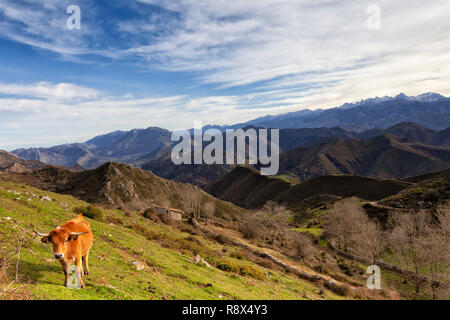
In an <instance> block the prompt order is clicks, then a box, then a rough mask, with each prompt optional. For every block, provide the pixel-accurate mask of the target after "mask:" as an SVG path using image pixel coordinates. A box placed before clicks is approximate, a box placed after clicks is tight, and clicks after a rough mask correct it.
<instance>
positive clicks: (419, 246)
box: [390, 210, 431, 293]
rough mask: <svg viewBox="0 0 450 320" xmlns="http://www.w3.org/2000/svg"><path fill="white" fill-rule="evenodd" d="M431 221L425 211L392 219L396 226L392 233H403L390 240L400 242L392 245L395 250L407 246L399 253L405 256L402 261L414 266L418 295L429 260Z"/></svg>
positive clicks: (412, 212)
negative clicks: (422, 275) (423, 271)
mask: <svg viewBox="0 0 450 320" xmlns="http://www.w3.org/2000/svg"><path fill="white" fill-rule="evenodd" d="M430 219H431V215H430V213H429V212H427V211H424V210H421V211H409V212H398V213H397V214H396V215H395V216H394V217H393V218H391V224H393V225H395V227H394V228H393V230H392V232H391V233H396V232H401V234H402V236H401V237H396V238H392V237H390V239H391V241H392V240H396V241H398V243H396V244H393V243H392V245H393V247H394V248H396V247H402V246H405V249H404V250H402V252H400V251H398V253H400V254H402V255H405V256H403V257H402V259H408V260H409V261H410V263H411V264H412V267H413V269H414V273H415V276H414V281H415V286H416V293H419V292H420V287H421V286H422V281H421V270H422V269H423V267H424V266H425V265H426V261H427V259H429V257H427V250H428V245H427V243H428V242H429V241H430V232H431V230H430V225H431V220H430ZM400 242H403V243H400Z"/></svg>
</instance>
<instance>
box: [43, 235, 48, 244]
mask: <svg viewBox="0 0 450 320" xmlns="http://www.w3.org/2000/svg"><path fill="white" fill-rule="evenodd" d="M41 241H42V242H43V243H47V244H49V243H50V238H49V237H48V236H45V237H42V239H41Z"/></svg>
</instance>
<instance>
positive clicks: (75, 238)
mask: <svg viewBox="0 0 450 320" xmlns="http://www.w3.org/2000/svg"><path fill="white" fill-rule="evenodd" d="M77 239H78V236H76V235H73V234H71V235H70V236H69V237H68V238H67V240H69V241H75V240H77Z"/></svg>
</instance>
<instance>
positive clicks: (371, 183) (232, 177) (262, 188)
mask: <svg viewBox="0 0 450 320" xmlns="http://www.w3.org/2000/svg"><path fill="white" fill-rule="evenodd" d="M409 185H410V183H409V182H402V181H398V180H377V179H372V178H366V177H359V176H352V175H329V176H322V177H317V178H314V179H311V180H308V181H304V182H301V183H298V184H294V185H293V184H292V183H290V182H287V181H285V180H283V179H277V178H272V177H266V176H261V175H260V174H259V172H258V171H256V170H254V169H251V168H247V167H242V166H240V167H236V168H235V169H234V170H233V171H231V172H230V173H228V174H227V175H225V176H224V177H222V178H221V179H219V180H217V181H216V182H214V183H212V184H211V185H209V186H208V187H206V191H208V192H209V193H211V194H212V195H213V196H215V197H218V198H220V199H222V200H225V201H231V202H232V203H234V204H236V205H239V206H244V207H247V208H260V207H261V206H262V205H264V203H266V202H267V201H269V200H275V201H277V202H280V203H285V204H286V205H288V206H289V207H290V208H298V209H300V207H301V208H302V209H305V208H315V207H321V206H323V205H325V204H327V203H330V202H331V203H332V202H333V201H335V200H336V199H339V198H340V197H344V198H345V197H352V196H357V197H360V198H362V199H365V200H372V201H373V200H380V199H383V198H385V197H388V196H391V195H394V194H396V193H398V192H399V191H401V190H403V189H405V188H406V187H408V186H409ZM324 195H326V196H324ZM305 201H306V202H305ZM303 211H304V210H303Z"/></svg>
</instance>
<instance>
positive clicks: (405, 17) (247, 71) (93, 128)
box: [0, 0, 450, 147]
mask: <svg viewBox="0 0 450 320" xmlns="http://www.w3.org/2000/svg"><path fill="white" fill-rule="evenodd" d="M26 2H27V3H29V4H32V3H34V2H33V1H32V0H26ZM69 2H70V1H65V0H61V1H58V0H45V1H44V0H42V1H40V3H41V4H42V7H41V8H39V7H36V6H34V7H32V9H30V8H29V7H27V6H25V5H23V1H22V2H17V1H15V0H2V2H1V3H0V14H2V15H3V16H4V17H5V20H3V21H1V22H0V35H1V36H3V37H7V38H9V39H12V40H15V41H18V42H21V43H25V44H28V45H31V46H34V47H38V48H40V49H45V50H49V51H52V52H56V53H59V54H61V55H64V56H83V55H85V54H94V55H99V56H102V57H110V58H114V59H117V60H114V61H115V62H116V61H119V62H120V61H130V60H132V61H133V63H136V60H134V59H130V58H137V63H138V64H139V65H141V66H142V65H143V66H145V67H147V68H148V69H151V70H155V69H162V70H169V71H175V72H179V71H180V72H192V74H194V75H196V76H197V80H198V83H197V84H198V85H202V84H208V85H210V84H213V85H215V86H217V87H219V88H229V87H239V89H240V91H239V90H236V91H233V92H240V93H239V94H234V95H232V96H225V95H223V96H221V95H218V94H217V93H214V94H210V95H207V94H206V95H205V96H204V97H191V96H189V95H175V96H173V97H133V96H129V97H117V96H107V95H106V94H105V93H101V92H98V91H97V90H95V89H90V88H86V87H83V86H80V85H75V84H67V83H57V84H52V83H48V82H40V83H33V84H27V85H23V84H2V83H0V93H1V94H3V95H10V96H13V97H10V96H7V97H4V98H0V116H1V119H2V120H1V121H2V123H11V124H15V125H21V126H22V127H24V128H28V129H27V130H29V131H30V130H32V128H34V129H33V130H35V132H41V131H39V130H44V131H45V132H47V133H46V134H47V135H49V134H54V135H55V137H59V136H60V135H58V134H56V132H57V131H58V130H63V131H64V132H66V136H69V133H70V134H73V136H74V137H75V136H77V137H79V136H80V135H82V136H86V137H89V136H90V135H95V134H97V133H98V131H103V132H107V131H108V130H116V129H130V128H133V127H145V126H149V125H157V126H161V127H167V128H170V129H178V128H186V127H192V125H193V121H194V120H203V122H204V123H216V124H227V123H229V124H230V123H236V122H243V121H246V120H250V119H253V118H256V117H259V116H262V115H265V114H280V113H284V112H289V111H295V110H299V109H303V108H312V109H317V108H329V107H335V106H339V105H341V104H343V103H345V102H355V101H358V100H360V99H365V98H370V97H374V96H384V95H396V94H398V93H400V92H405V93H406V94H408V95H417V94H421V93H424V92H429V91H435V92H439V93H441V94H444V95H450V88H449V86H448V83H450V68H449V67H448V66H449V61H450V19H449V15H448V12H450V2H449V1H448V0H434V1H423V0H399V1H395V2H394V1H391V0H389V1H388V0H378V1H376V2H373V1H354V0H315V1H310V0H308V1H306V0H258V1H247V0H234V1H232V2H230V1H229V0H208V1H207V0H170V1H169V0H138V2H140V3H141V4H142V3H147V4H153V5H158V6H161V7H163V8H165V9H166V10H169V11H170V12H175V13H176V14H175V15H173V16H171V15H170V14H164V15H162V16H160V17H159V18H158V17H149V18H148V19H144V18H143V19H142V20H136V21H135V20H132V21H122V20H120V21H113V20H112V21H110V22H111V24H114V23H115V25H116V29H117V30H113V31H117V34H116V35H115V37H117V39H120V41H118V42H120V45H118V44H117V43H116V42H107V43H106V44H103V45H100V47H97V46H96V45H95V44H97V43H99V42H100V41H101V40H103V38H102V36H104V30H102V29H101V28H100V27H99V26H100V25H101V23H100V22H98V23H97V24H96V21H85V20H83V27H82V30H81V31H80V32H79V33H76V32H66V31H64V30H63V28H64V26H65V19H66V18H67V16H66V15H65V8H66V7H67V5H68V4H72V3H69ZM81 2H82V5H81V7H82V12H87V11H89V2H87V1H81ZM373 4H377V5H379V6H380V8H381V12H382V15H381V18H382V23H381V29H380V30H369V29H368V28H367V27H366V21H367V19H368V15H367V12H366V9H367V7H369V6H370V5H373ZM141 9H142V8H141ZM61 12H62V13H63V14H61ZM109 18H110V17H104V19H105V20H108V19H109ZM99 39H100V40H99ZM121 59H123V60H121ZM189 85H192V83H189ZM14 96H16V97H14ZM50 125H51V126H52V128H46V126H47V127H49V126H50ZM12 129H14V128H12V127H11V130H12ZM49 132H51V133H49ZM0 134H1V133H0ZM8 143H10V142H8ZM2 145H4V143H3V142H2V143H0V147H1V146H2Z"/></svg>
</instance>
